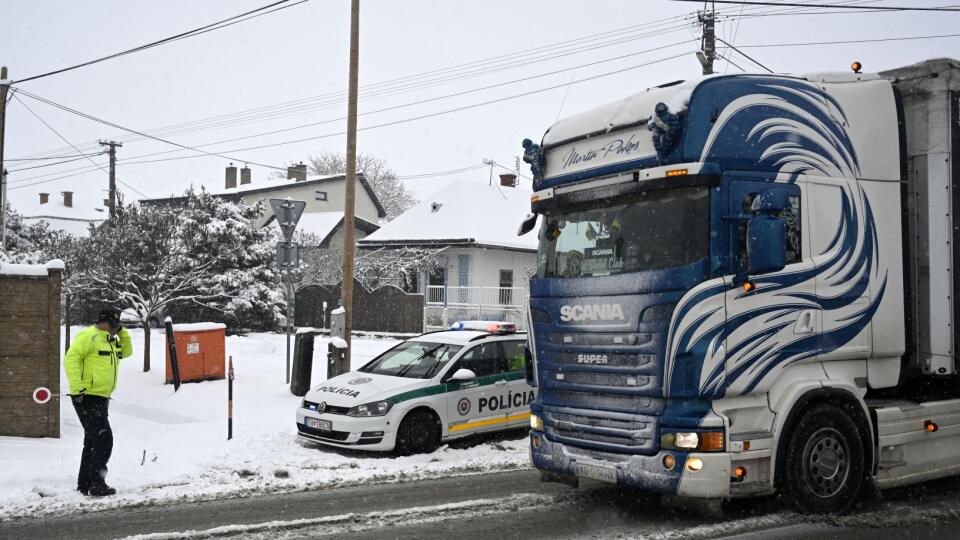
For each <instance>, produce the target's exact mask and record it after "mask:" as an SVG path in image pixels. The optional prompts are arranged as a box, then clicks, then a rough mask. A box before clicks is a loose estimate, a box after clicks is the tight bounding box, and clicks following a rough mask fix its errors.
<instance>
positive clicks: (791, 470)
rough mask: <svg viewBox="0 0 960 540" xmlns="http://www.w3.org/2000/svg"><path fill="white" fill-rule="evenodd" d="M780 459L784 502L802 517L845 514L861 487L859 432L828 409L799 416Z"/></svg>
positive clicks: (848, 418)
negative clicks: (781, 459) (782, 462)
mask: <svg viewBox="0 0 960 540" xmlns="http://www.w3.org/2000/svg"><path fill="white" fill-rule="evenodd" d="M783 457H784V470H783V473H784V477H783V480H784V481H783V482H782V486H781V491H782V494H783V497H784V500H785V502H786V503H787V504H788V505H789V506H791V507H793V508H794V509H795V510H797V511H799V512H801V513H804V514H823V513H834V512H838V513H842V512H846V511H848V510H850V508H851V507H852V506H853V504H854V503H855V502H856V500H857V498H858V496H859V494H860V491H861V489H862V487H863V485H864V483H865V468H864V458H865V453H864V450H863V442H862V439H861V437H860V431H859V429H858V427H857V424H856V422H855V421H854V420H853V418H851V416H850V415H849V414H848V413H847V412H846V411H844V410H843V409H841V408H838V407H835V406H833V405H829V404H820V405H816V406H814V407H813V408H811V409H810V410H808V411H806V412H805V413H804V414H803V416H801V417H800V420H799V421H798V422H797V423H796V425H795V426H794V429H793V433H792V434H791V435H790V437H789V440H788V441H787V447H786V451H785V452H784V456H783Z"/></svg>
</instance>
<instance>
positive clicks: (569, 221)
mask: <svg viewBox="0 0 960 540" xmlns="http://www.w3.org/2000/svg"><path fill="white" fill-rule="evenodd" d="M709 189H710V188H707V187H693V188H681V189H674V190H666V191H656V192H648V193H645V194H643V195H640V196H634V197H631V198H629V199H625V200H623V201H618V202H620V204H617V205H614V206H597V205H582V206H578V207H574V208H565V209H561V210H559V211H555V212H552V213H548V214H547V215H546V219H545V221H544V226H543V228H542V230H541V232H540V251H539V256H538V269H537V270H538V271H537V275H538V277H541V278H543V277H564V278H565V277H582V276H608V275H613V274H622V273H627V272H641V271H645V270H661V269H665V268H675V267H679V266H685V265H688V264H692V263H695V262H697V261H699V260H701V259H704V258H706V257H707V256H708V254H709V249H710V191H709Z"/></svg>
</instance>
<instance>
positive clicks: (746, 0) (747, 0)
mask: <svg viewBox="0 0 960 540" xmlns="http://www.w3.org/2000/svg"><path fill="white" fill-rule="evenodd" d="M673 1H674V2H700V0H673ZM714 3H716V4H735V5H747V6H779V7H804V8H834V9H858V10H864V9H869V10H875V11H937V12H960V8H957V7H949V6H941V7H901V6H854V5H843V4H805V3H800V2H769V1H759V0H715V2H714Z"/></svg>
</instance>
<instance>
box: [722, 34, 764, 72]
mask: <svg viewBox="0 0 960 540" xmlns="http://www.w3.org/2000/svg"><path fill="white" fill-rule="evenodd" d="M717 41H719V42H720V43H723V44H724V45H726V46H727V47H730V48H731V49H733V50H735V51H737V52H738V53H739V54H740V56H742V57H744V58H746V59H747V60H749V61H751V62H753V63H754V64H756V65H758V66H760V67H762V68H763V69H765V70H767V72H769V73H773V70H772V69H770V68H768V67H767V66H765V65H763V64H761V63H760V62H758V61H757V60H755V59H754V58H753V57H752V56H750V55H748V54H747V53H745V52H743V51H741V50H740V49H738V48H736V47H734V46H733V45H731V44H729V43H727V42H726V41H724V40H722V39H720V38H717Z"/></svg>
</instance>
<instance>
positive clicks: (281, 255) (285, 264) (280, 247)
mask: <svg viewBox="0 0 960 540" xmlns="http://www.w3.org/2000/svg"><path fill="white" fill-rule="evenodd" d="M299 264H300V244H298V243H296V242H280V243H278V244H277V265H278V266H279V267H280V268H281V269H282V270H294V269H296V268H297V266H298V265H299Z"/></svg>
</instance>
